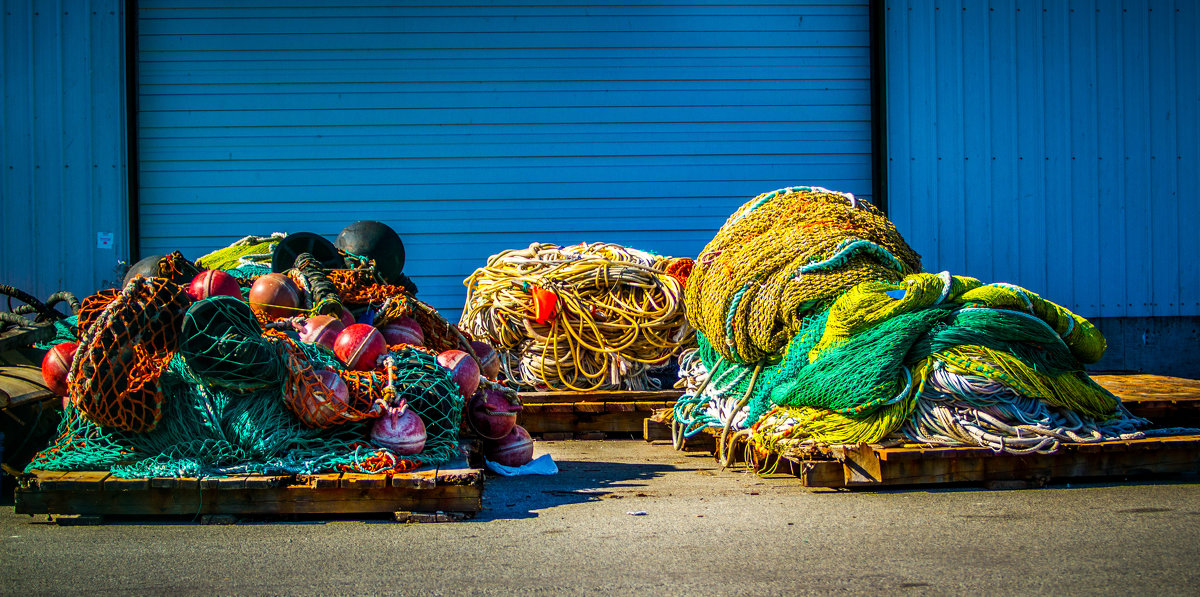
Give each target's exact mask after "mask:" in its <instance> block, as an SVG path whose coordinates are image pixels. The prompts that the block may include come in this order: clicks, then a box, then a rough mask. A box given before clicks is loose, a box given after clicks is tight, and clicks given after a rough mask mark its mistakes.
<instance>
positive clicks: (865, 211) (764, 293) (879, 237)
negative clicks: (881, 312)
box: [686, 187, 921, 364]
mask: <svg viewBox="0 0 1200 597" xmlns="http://www.w3.org/2000/svg"><path fill="white" fill-rule="evenodd" d="M920 270H921V260H920V256H919V255H917V254H916V253H915V252H914V251H913V250H912V249H911V248H910V247H909V246H908V244H907V243H905V242H904V239H903V238H902V237H901V236H900V234H899V233H897V232H896V228H895V226H893V225H892V223H891V222H890V221H889V220H888V219H887V218H886V217H884V216H883V214H882V213H880V212H879V210H878V209H876V208H875V207H874V206H872V205H871V204H869V203H865V202H859V201H857V200H856V199H855V198H854V196H853V195H849V194H845V193H837V192H833V191H829V190H826V189H821V188H815V187H796V188H790V187H789V188H786V189H780V190H778V191H773V192H771V193H764V194H762V195H759V196H758V197H756V198H755V199H753V200H751V201H749V202H747V203H746V204H745V205H743V206H742V207H741V208H739V209H738V210H737V212H735V213H734V214H733V215H732V216H730V217H729V219H728V220H727V221H726V222H725V224H724V225H723V226H722V227H721V229H720V230H719V231H718V232H717V234H716V236H715V237H714V238H713V240H712V241H711V242H710V243H708V245H707V246H706V247H705V248H704V251H703V252H702V253H701V254H700V257H699V258H698V259H697V260H696V265H695V267H694V269H693V270H692V274H691V276H689V278H688V288H687V296H686V303H687V311H688V319H689V321H690V322H691V323H692V325H693V326H694V327H696V329H698V330H700V331H702V332H704V334H705V336H707V337H708V338H709V340H711V341H712V343H713V346H714V347H715V348H716V349H717V350H718V351H719V352H720V353H721V355H722V356H724V357H725V358H727V359H731V360H734V361H736V362H739V363H749V364H752V363H757V362H758V361H760V360H761V359H762V358H763V357H765V356H767V355H770V354H775V353H778V352H779V351H780V350H781V349H782V348H783V347H784V346H785V345H786V344H787V343H788V342H789V341H791V339H792V337H794V336H795V335H796V333H797V332H798V331H799V330H800V328H801V327H802V326H803V321H804V318H805V316H806V315H808V314H810V313H811V312H813V310H820V309H823V308H825V307H826V306H828V304H829V303H830V302H832V300H833V299H835V298H836V297H837V296H838V295H840V294H842V293H843V292H845V291H846V290H848V289H850V288H851V287H853V286H854V285H855V284H858V283H860V282H873V281H877V280H888V281H898V280H900V279H902V278H903V277H904V276H905V275H906V274H910V273H914V272H918V271H920Z"/></svg>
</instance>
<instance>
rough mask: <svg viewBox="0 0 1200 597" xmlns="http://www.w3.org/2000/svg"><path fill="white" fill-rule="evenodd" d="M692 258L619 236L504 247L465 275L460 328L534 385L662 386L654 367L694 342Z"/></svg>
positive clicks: (514, 376)
mask: <svg viewBox="0 0 1200 597" xmlns="http://www.w3.org/2000/svg"><path fill="white" fill-rule="evenodd" d="M691 265H692V261H691V260H690V259H674V258H670V257H662V256H658V255H652V254H650V253H647V252H644V251H639V250H636V249H631V248H626V247H622V246H620V245H616V244H611V243H596V244H580V245H574V246H569V247H560V246H557V245H553V244H538V243H535V244H532V245H530V246H529V247H528V248H526V249H519V250H517V249H511V250H506V251H504V252H501V253H499V254H497V255H492V256H491V257H490V258H488V260H487V264H486V265H485V266H484V267H481V268H479V269H477V270H475V272H474V273H472V274H471V275H470V276H468V277H467V279H466V280H465V281H464V284H465V285H466V287H467V298H466V304H465V306H464V307H463V314H462V318H461V319H460V320H459V326H460V327H461V328H462V329H463V330H464V331H466V332H468V333H469V334H470V335H472V336H474V337H475V338H476V339H481V340H486V341H487V342H488V343H490V344H491V345H493V346H495V347H497V352H498V353H499V354H500V355H501V362H502V363H503V368H504V373H505V375H506V377H507V378H508V379H509V380H511V381H515V382H517V383H519V384H520V385H521V386H523V387H526V388H536V389H546V388H550V389H557V390H574V391H585V390H596V389H629V390H644V389H652V388H657V387H658V384H659V383H660V382H659V380H658V379H657V378H654V377H651V376H650V374H649V373H650V371H651V370H653V369H656V368H662V367H663V366H665V365H668V364H669V360H670V357H671V356H672V355H674V354H675V352H676V351H677V349H678V348H679V347H680V346H681V345H683V344H684V343H686V342H688V341H690V335H691V332H690V328H688V326H687V320H686V318H685V317H684V306H683V282H684V280H685V279H686V277H687V272H688V271H689V269H690V267H691Z"/></svg>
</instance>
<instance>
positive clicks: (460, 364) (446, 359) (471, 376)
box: [437, 350, 479, 400]
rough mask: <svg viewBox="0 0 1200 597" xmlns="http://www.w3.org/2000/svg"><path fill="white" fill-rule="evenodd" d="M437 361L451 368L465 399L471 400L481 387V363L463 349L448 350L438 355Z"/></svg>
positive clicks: (459, 391) (460, 392)
mask: <svg viewBox="0 0 1200 597" xmlns="http://www.w3.org/2000/svg"><path fill="white" fill-rule="evenodd" d="M437 362H438V364H439V365H441V366H443V367H445V368H447V369H449V370H450V372H451V376H452V377H453V378H454V383H456V384H458V393H459V394H462V397H463V400H470V399H471V395H472V394H474V393H475V390H476V389H477V388H479V363H476V362H475V359H474V358H472V357H471V355H469V354H467V353H465V352H463V351H461V350H447V351H445V352H443V353H441V354H439V355H438V356H437Z"/></svg>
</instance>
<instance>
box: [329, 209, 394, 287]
mask: <svg viewBox="0 0 1200 597" xmlns="http://www.w3.org/2000/svg"><path fill="white" fill-rule="evenodd" d="M333 245H334V246H335V247H337V248H339V249H341V250H343V251H345V252H347V253H353V254H354V255H362V256H364V257H370V258H371V259H373V260H375V271H376V273H378V274H379V276H380V277H381V278H383V281H384V282H387V283H389V284H396V283H398V281H399V280H400V274H401V273H402V272H403V271H404V243H403V242H401V241H400V235H398V234H396V231H395V230H392V228H391V227H390V226H388V225H387V224H384V223H383V222H376V221H374V220H362V221H358V222H355V223H353V224H351V225H349V226H346V227H345V228H343V229H342V232H341V234H338V237H337V240H335V241H333Z"/></svg>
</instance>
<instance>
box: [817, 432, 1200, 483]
mask: <svg viewBox="0 0 1200 597" xmlns="http://www.w3.org/2000/svg"><path fill="white" fill-rule="evenodd" d="M1077 447H1079V448H1085V449H1077ZM1093 447H1100V449H1099V450H1094V449H1092V448H1093ZM949 450H951V451H952V452H951V453H952V454H954V456H953V457H940V456H941V454H939V452H945V451H944V450H924V451H923V452H925V453H927V454H933V456H932V457H927V458H921V457H907V456H906V457H901V458H895V457H889V458H887V459H885V458H883V457H882V456H883V455H885V454H887V455H888V456H894V455H895V454H896V451H897V449H896V448H889V449H882V450H870V453H871V454H874V455H876V456H879V459H878V460H877V461H876V462H877V463H878V464H879V468H878V470H876V469H874V468H873V464H874V463H873V462H872V461H871V460H870V454H868V453H867V452H866V451H864V450H863V448H861V447H858V448H855V447H843V448H842V449H841V451H840V456H839V458H840V465H841V466H842V468H843V471H842V480H841V481H839V482H836V483H835V482H832V481H831V480H830V479H829V478H828V471H823V472H822V474H824V475H825V476H823V477H820V480H817V475H815V474H814V475H811V477H812V479H811V480H810V481H808V482H805V485H806V486H819V487H843V486H891V485H926V484H941V483H963V482H991V481H1009V480H1029V481H1045V480H1048V479H1064V478H1097V479H1098V478H1108V477H1123V476H1130V475H1148V474H1171V473H1184V472H1194V471H1198V470H1200V444H1198V443H1197V442H1196V441H1195V438H1188V439H1182V440H1179V441H1169V440H1167V441H1164V440H1161V439H1158V438H1147V439H1144V440H1128V441H1116V442H1103V443H1100V444H1070V445H1067V446H1066V447H1064V449H1063V450H1060V451H1059V452H1058V453H1055V454H1030V455H1021V456H1017V455H1011V454H993V453H991V452H990V451H988V452H987V453H980V452H978V451H977V450H971V449H961V448H958V449H955V448H951V449H949ZM910 452H911V451H910ZM917 452H918V453H919V452H921V451H917ZM821 466H825V465H821ZM802 481H803V479H802ZM809 483H817V485H810V484H809Z"/></svg>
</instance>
